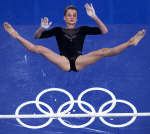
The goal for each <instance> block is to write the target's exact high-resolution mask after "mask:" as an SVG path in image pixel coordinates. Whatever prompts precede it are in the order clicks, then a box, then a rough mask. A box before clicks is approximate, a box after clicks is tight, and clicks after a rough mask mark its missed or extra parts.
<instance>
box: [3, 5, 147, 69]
mask: <svg viewBox="0 0 150 134" xmlns="http://www.w3.org/2000/svg"><path fill="white" fill-rule="evenodd" d="M85 9H86V12H87V15H88V16H90V17H91V18H92V19H93V20H94V21H95V22H96V23H97V25H98V27H89V26H81V27H79V28H75V24H76V22H77V9H76V8H75V7H74V6H68V7H67V8H66V9H65V11H64V21H65V22H66V28H62V27H54V28H52V29H50V30H47V28H49V27H50V25H51V22H49V20H48V18H47V17H45V18H44V19H42V20H41V26H40V28H39V29H38V30H37V31H36V32H35V35H34V36H35V38H37V39H38V38H47V37H51V36H56V40H57V43H58V47H59V51H60V54H57V53H55V52H53V51H52V50H50V49H49V48H46V47H44V46H41V45H35V44H33V43H31V42H29V41H28V40H26V39H24V38H23V37H22V36H21V35H20V34H19V33H18V32H16V30H15V29H14V28H13V27H12V26H11V25H10V24H8V23H7V22H5V23H4V28H5V30H6V31H7V32H8V33H9V34H10V35H11V36H12V37H13V38H15V39H17V40H18V41H19V42H20V43H21V44H22V45H23V46H24V47H25V48H27V49H28V50H29V51H30V52H33V53H37V54H41V55H43V56H44V57H45V58H47V59H48V60H49V61H50V62H52V63H53V64H55V65H56V66H58V67H59V68H60V69H62V70H63V71H67V72H69V71H76V72H77V71H80V70H82V69H84V68H85V67H87V66H88V65H91V64H94V63H95V62H97V61H99V60H100V59H102V58H104V57H109V56H114V55H117V54H119V53H121V52H122V51H124V50H125V49H126V48H128V47H130V46H136V45H137V44H138V43H139V41H140V40H141V39H142V38H143V37H144V35H145V32H146V31H145V30H144V29H143V30H141V31H139V32H138V33H137V34H136V35H134V36H133V37H132V38H131V39H129V40H128V41H127V42H125V43H123V44H120V45H118V46H116V47H113V48H102V49H99V50H96V51H93V52H90V53H88V54H85V55H82V48H83V43H84V39H85V36H86V35H96V34H106V33H107V32H108V29H107V27H106V26H105V24H104V23H103V22H102V21H101V20H100V19H99V18H98V16H97V15H96V13H95V9H94V8H93V6H92V4H85Z"/></svg>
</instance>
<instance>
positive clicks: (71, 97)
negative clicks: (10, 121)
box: [15, 87, 137, 129]
mask: <svg viewBox="0 0 150 134" xmlns="http://www.w3.org/2000/svg"><path fill="white" fill-rule="evenodd" d="M53 91H55V92H61V93H64V94H65V95H67V96H68V97H69V99H70V101H67V102H65V103H64V104H62V105H61V106H60V107H59V108H58V110H57V113H54V112H53V109H52V108H51V107H50V106H49V105H48V104H46V103H44V102H41V101H40V98H41V96H43V95H44V94H45V93H48V92H53ZM91 91H102V92H105V93H107V94H108V95H109V96H110V97H111V98H112V100H109V101H107V102H105V103H104V104H102V105H101V106H100V108H99V110H98V114H104V113H106V114H107V113H109V112H110V111H112V110H113V109H114V107H115V106H116V103H124V104H126V105H128V106H129V107H130V108H131V109H132V111H133V113H135V114H136V113H137V110H136V108H135V106H134V105H133V104H131V103H130V102H128V101H126V100H120V99H119V100H117V99H116V97H115V95H114V94H113V93H112V92H111V91H109V90H108V89H105V88H99V87H95V88H89V89H86V90H85V91H83V92H82V93H80V95H79V96H78V99H77V100H74V98H73V96H72V95H71V94H70V93H69V92H68V91H66V90H64V89H60V88H49V89H45V90H43V91H42V92H40V93H39V94H38V95H37V97H36V100H35V101H28V102H24V103H22V104H21V105H20V106H18V108H17V109H16V112H15V115H16V116H17V115H19V113H20V110H21V109H22V108H23V107H25V106H26V105H29V104H35V105H36V107H37V109H38V110H39V111H40V112H41V113H43V114H45V115H51V116H52V115H54V114H55V115H62V116H61V117H59V118H58V120H59V122H60V123H61V124H63V125H64V126H66V127H69V128H84V127H87V126H88V125H90V124H91V123H93V122H94V120H95V117H91V119H90V120H89V121H88V122H86V123H84V124H82V125H73V124H70V123H67V122H65V121H64V120H63V119H62V117H63V115H64V117H65V115H66V114H68V112H70V111H71V110H72V108H73V106H74V104H75V103H77V104H78V106H79V108H80V109H81V110H82V111H83V112H85V113H86V114H93V115H94V114H97V113H96V111H95V109H94V107H93V106H92V105H91V104H90V103H88V102H85V101H83V100H82V98H83V96H84V95H85V94H86V93H88V92H91ZM109 104H111V106H110V107H109V108H108V109H106V110H105V111H104V110H103V109H104V108H105V107H106V106H107V105H109ZM41 105H42V106H44V107H45V108H47V109H48V110H49V112H47V111H45V110H44V109H43V108H42V107H41ZM66 105H69V107H68V108H67V109H66V110H64V111H62V109H63V108H64V107H65V106H66ZM83 105H86V106H87V107H88V108H89V109H90V111H88V110H87V109H85V108H84V106H83ZM53 119H54V118H49V119H48V121H47V122H46V123H45V124H43V125H39V126H31V125H28V124H25V123H24V122H23V121H22V120H21V119H20V118H16V120H17V121H18V123H19V124H20V125H22V126H24V127H26V128H30V129H39V128H43V127H46V126H48V125H49V124H50V123H51V122H52V121H53ZM99 119H100V121H101V122H102V123H104V124H105V125H107V126H109V127H126V126H128V125H131V124H132V123H133V122H134V121H135V120H136V116H133V117H132V118H131V120H130V121H128V122H126V123H124V124H117V125H116V124H112V123H109V122H108V121H106V120H105V119H104V117H99Z"/></svg>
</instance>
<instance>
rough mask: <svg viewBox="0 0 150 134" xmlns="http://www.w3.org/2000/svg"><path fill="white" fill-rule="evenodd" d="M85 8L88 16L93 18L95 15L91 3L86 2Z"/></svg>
mask: <svg viewBox="0 0 150 134" xmlns="http://www.w3.org/2000/svg"><path fill="white" fill-rule="evenodd" d="M85 8H86V12H87V14H88V16H90V17H91V18H94V17H95V16H96V14H95V9H94V7H93V5H92V4H90V5H89V4H88V3H86V4H85Z"/></svg>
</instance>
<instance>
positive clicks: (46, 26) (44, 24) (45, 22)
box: [41, 17, 52, 29]
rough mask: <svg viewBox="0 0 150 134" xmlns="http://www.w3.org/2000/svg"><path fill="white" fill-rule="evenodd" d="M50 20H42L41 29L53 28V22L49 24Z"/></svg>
mask: <svg viewBox="0 0 150 134" xmlns="http://www.w3.org/2000/svg"><path fill="white" fill-rule="evenodd" d="M48 21H49V20H48V18H47V17H44V18H42V19H41V27H42V28H44V29H47V28H49V27H50V26H51V24H52V21H50V22H48Z"/></svg>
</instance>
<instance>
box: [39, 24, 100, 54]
mask: <svg viewBox="0 0 150 134" xmlns="http://www.w3.org/2000/svg"><path fill="white" fill-rule="evenodd" d="M96 34H102V32H101V31H100V29H99V28H98V27H89V26H81V27H78V28H74V29H66V28H62V27H54V28H52V29H50V30H46V31H44V32H43V33H42V34H41V36H40V38H48V37H52V36H56V40H57V43H58V48H59V51H60V55H64V56H66V57H77V56H78V55H82V49H83V44H84V39H85V36H86V35H96Z"/></svg>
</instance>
